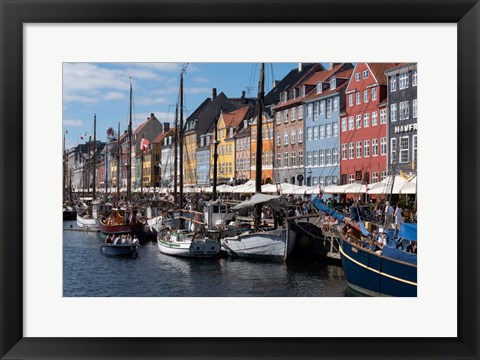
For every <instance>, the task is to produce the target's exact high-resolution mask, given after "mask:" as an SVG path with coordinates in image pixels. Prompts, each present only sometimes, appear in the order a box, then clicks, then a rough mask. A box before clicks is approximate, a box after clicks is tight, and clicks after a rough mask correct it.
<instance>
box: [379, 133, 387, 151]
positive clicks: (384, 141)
mask: <svg viewBox="0 0 480 360" xmlns="http://www.w3.org/2000/svg"><path fill="white" fill-rule="evenodd" d="M380 155H387V138H386V137H383V138H381V139H380Z"/></svg>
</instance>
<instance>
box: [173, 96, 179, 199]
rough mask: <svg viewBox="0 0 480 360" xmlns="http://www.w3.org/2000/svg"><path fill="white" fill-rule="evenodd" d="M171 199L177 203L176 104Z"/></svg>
mask: <svg viewBox="0 0 480 360" xmlns="http://www.w3.org/2000/svg"><path fill="white" fill-rule="evenodd" d="M173 145H174V149H173V156H174V159H173V199H174V202H175V204H177V202H178V197H177V174H178V169H177V166H178V160H177V157H178V102H177V105H175V134H174V136H173Z"/></svg>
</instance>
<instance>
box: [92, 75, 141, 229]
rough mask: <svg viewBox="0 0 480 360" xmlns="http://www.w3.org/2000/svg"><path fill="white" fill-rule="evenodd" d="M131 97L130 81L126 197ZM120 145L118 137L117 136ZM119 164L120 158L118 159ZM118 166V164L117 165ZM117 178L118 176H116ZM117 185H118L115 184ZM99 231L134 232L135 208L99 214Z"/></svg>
mask: <svg viewBox="0 0 480 360" xmlns="http://www.w3.org/2000/svg"><path fill="white" fill-rule="evenodd" d="M132 99H133V88H132V82H131V81H130V116H129V122H128V141H129V144H128V158H127V199H128V201H130V199H131V187H132V184H131V181H132V168H131V161H132ZM119 135H120V134H119ZM118 141H119V144H118V146H119V147H120V138H119V140H118ZM119 164H120V159H119ZM117 168H119V165H118V166H117ZM117 179H118V178H117ZM117 182H118V180H117ZM117 186H118V185H117ZM98 227H99V228H100V231H101V232H102V233H104V234H106V235H114V234H127V233H134V232H135V231H136V230H137V227H138V222H137V211H136V210H135V209H118V208H113V209H112V210H111V211H110V214H109V216H108V217H105V216H101V217H100V220H99V222H98Z"/></svg>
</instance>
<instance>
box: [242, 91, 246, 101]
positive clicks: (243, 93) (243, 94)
mask: <svg viewBox="0 0 480 360" xmlns="http://www.w3.org/2000/svg"><path fill="white" fill-rule="evenodd" d="M242 99H245V90H242Z"/></svg>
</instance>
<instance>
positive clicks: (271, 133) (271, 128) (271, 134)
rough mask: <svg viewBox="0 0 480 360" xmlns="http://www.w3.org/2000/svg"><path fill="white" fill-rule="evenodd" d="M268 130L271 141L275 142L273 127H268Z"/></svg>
mask: <svg viewBox="0 0 480 360" xmlns="http://www.w3.org/2000/svg"><path fill="white" fill-rule="evenodd" d="M268 130H269V132H270V139H272V140H273V125H268Z"/></svg>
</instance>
